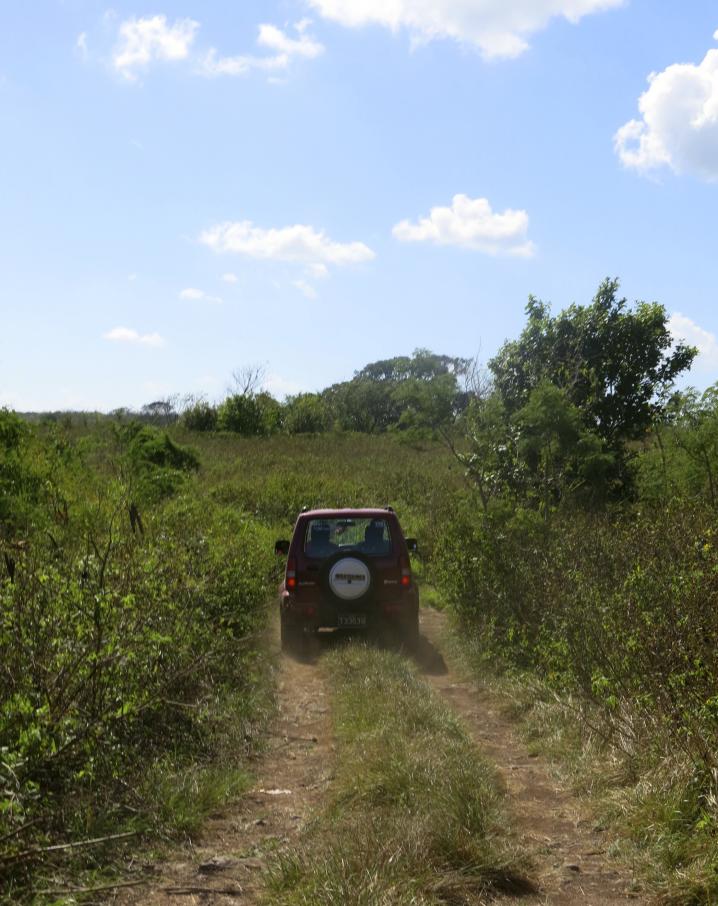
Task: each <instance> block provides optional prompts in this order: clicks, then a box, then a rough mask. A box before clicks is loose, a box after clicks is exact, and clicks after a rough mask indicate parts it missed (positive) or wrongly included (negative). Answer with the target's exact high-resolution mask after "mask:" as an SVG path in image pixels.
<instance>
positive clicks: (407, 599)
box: [279, 588, 419, 630]
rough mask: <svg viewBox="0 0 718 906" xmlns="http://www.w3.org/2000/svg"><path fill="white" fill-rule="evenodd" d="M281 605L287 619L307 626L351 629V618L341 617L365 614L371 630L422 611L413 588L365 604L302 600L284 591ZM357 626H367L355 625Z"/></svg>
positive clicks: (407, 618) (411, 616)
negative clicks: (392, 596) (348, 619)
mask: <svg viewBox="0 0 718 906" xmlns="http://www.w3.org/2000/svg"><path fill="white" fill-rule="evenodd" d="M279 606H280V612H281V614H282V616H283V618H284V619H285V620H287V621H288V622H290V623H294V624H297V625H302V626H303V627H305V628H306V629H314V630H317V629H337V628H349V627H348V626H346V623H347V622H349V621H347V620H344V621H342V620H341V619H340V617H341V616H345V617H353V616H361V617H364V618H365V624H364V625H365V627H366V628H367V629H371V628H372V627H375V626H379V625H382V624H386V623H387V622H389V623H396V624H397V625H399V624H402V623H405V622H406V621H408V620H411V619H412V618H415V617H416V614H417V613H418V610H419V596H418V594H417V593H416V590H415V589H413V588H412V589H410V590H409V591H407V592H405V593H403V594H402V595H401V596H397V597H396V598H391V599H389V600H386V601H372V602H371V603H370V604H368V605H363V606H362V605H360V604H358V603H357V604H355V605H351V604H342V605H339V604H338V603H337V602H335V601H328V600H320V601H302V600H298V599H297V598H296V597H295V596H294V595H292V594H290V593H289V592H287V591H283V592H282V594H281V596H280V600H279ZM340 624H343V625H340ZM354 628H364V627H362V626H358V627H357V626H355V627H354Z"/></svg>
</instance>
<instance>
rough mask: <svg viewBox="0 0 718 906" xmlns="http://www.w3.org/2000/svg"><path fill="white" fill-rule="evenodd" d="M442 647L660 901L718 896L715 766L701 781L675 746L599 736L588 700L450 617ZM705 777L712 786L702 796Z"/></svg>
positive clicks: (701, 902)
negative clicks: (518, 666) (663, 750)
mask: <svg viewBox="0 0 718 906" xmlns="http://www.w3.org/2000/svg"><path fill="white" fill-rule="evenodd" d="M444 650H445V651H446V652H447V653H448V655H449V656H450V657H451V658H452V659H453V660H454V661H455V663H456V664H457V665H458V666H459V667H460V669H463V670H464V671H465V672H466V673H467V675H469V676H472V677H473V678H475V679H478V680H479V682H481V684H482V685H483V686H484V687H486V688H489V689H490V690H491V691H492V692H493V693H494V694H495V695H496V696H497V698H498V699H499V700H500V701H502V702H503V704H504V707H505V709H506V711H507V713H510V714H511V715H512V716H513V717H514V718H515V719H516V721H517V726H518V728H519V730H520V731H521V732H522V735H523V738H524V740H525V742H526V744H527V747H528V749H529V751H531V752H533V753H534V754H537V755H539V754H540V755H543V756H545V757H546V758H548V759H549V760H550V761H551V762H552V763H553V765H554V767H555V769H556V770H557V772H558V773H559V775H560V776H561V779H562V782H563V783H564V784H565V785H567V786H569V787H571V788H572V789H573V790H574V791H575V793H576V794H577V795H579V796H581V797H582V798H583V799H584V800H585V801H586V803H587V804H588V806H589V807H590V809H591V811H592V812H593V815H594V818H595V822H596V826H598V827H600V828H602V829H603V830H604V831H605V832H606V834H607V837H608V838H609V839H610V840H611V843H610V846H609V852H610V854H611V856H612V857H613V858H615V859H617V860H618V861H621V862H623V863H625V864H627V865H630V866H631V867H632V870H633V871H634V873H635V874H636V876H637V878H638V879H639V880H640V882H641V883H642V884H643V885H644V886H645V887H646V888H647V889H648V890H650V891H651V893H652V895H654V897H655V901H656V902H657V903H661V904H664V906H715V904H716V903H718V841H717V840H716V837H715V833H714V831H713V827H714V824H713V813H714V811H715V809H716V805H717V799H716V795H718V775H717V776H715V777H713V778H712V783H711V782H708V783H706V779H705V778H702V777H697V775H696V767H695V765H693V764H692V763H691V762H689V761H688V760H687V759H686V758H685V756H683V755H682V754H681V753H680V752H674V753H672V754H671V755H669V756H668V757H666V756H665V755H664V756H663V757H658V756H656V755H655V754H653V753H652V752H651V751H650V749H648V748H646V749H643V748H638V747H636V746H635V745H631V744H630V743H629V742H628V741H627V740H625V741H624V742H625V746H621V741H620V740H616V739H614V738H611V739H608V738H606V736H605V734H604V733H603V730H602V726H601V721H600V717H599V715H596V714H594V713H592V709H591V707H590V705H587V704H586V702H584V701H580V700H578V699H575V698H574V697H572V696H571V695H569V694H563V695H557V694H556V693H555V691H554V690H552V689H550V688H549V686H548V684H546V683H544V682H542V680H541V679H540V678H539V677H537V676H536V675H535V674H532V673H530V672H528V671H526V672H520V671H516V670H502V669H501V665H498V668H497V663H496V660H495V659H494V658H489V657H487V655H486V652H485V651H484V650H483V649H482V646H481V643H480V641H479V640H477V639H475V638H474V639H472V638H470V637H468V636H467V635H466V634H465V633H461V632H459V631H457V627H456V626H454V627H452V628H451V630H450V631H449V633H448V634H447V638H446V644H445V649H444ZM648 733H649V730H648V729H646V734H648ZM706 786H709V787H712V788H713V789H714V790H716V795H711V794H709V795H708V796H706V794H705V788H706ZM697 815H698V816H699V817H698V819H697V818H696V816H697ZM700 816H702V817H700Z"/></svg>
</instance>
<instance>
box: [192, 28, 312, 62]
mask: <svg viewBox="0 0 718 906" xmlns="http://www.w3.org/2000/svg"><path fill="white" fill-rule="evenodd" d="M308 25H309V21H308V20H306V19H304V20H302V21H301V22H298V23H297V24H296V25H295V26H294V29H295V32H296V37H291V36H290V35H288V34H287V33H286V32H283V31H282V30H281V29H280V28H277V26H276V25H268V24H266V23H265V24H262V25H260V26H259V33H258V35H257V44H258V46H259V47H260V48H261V49H264V50H267V51H269V53H267V54H265V55H263V56H257V55H251V54H249V55H248V54H242V55H240V56H235V57H223V56H221V55H220V54H219V52H218V51H217V50H216V49H215V48H212V49H211V50H210V51H209V52H208V53H207V55H206V56H205V58H204V60H203V61H202V63H201V65H200V68H199V72H200V73H201V74H202V75H206V76H221V75H230V76H241V75H246V74H247V73H249V72H251V71H252V70H256V69H259V70H263V71H265V72H277V71H281V70H285V69H288V68H289V66H290V65H291V63H292V62H293V60H295V59H307V60H312V59H314V58H315V57H318V56H320V55H321V54H322V53H324V46H323V45H322V44H320V43H319V42H318V41H316V40H315V39H314V38H312V37H311V36H310V35H308V34H307V27H308Z"/></svg>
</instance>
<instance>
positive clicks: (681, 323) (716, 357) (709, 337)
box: [668, 311, 718, 369]
mask: <svg viewBox="0 0 718 906" xmlns="http://www.w3.org/2000/svg"><path fill="white" fill-rule="evenodd" d="M668 329H669V330H670V332H671V334H672V335H673V339H674V340H675V341H676V342H680V341H682V342H684V343H688V345H689V346H695V347H696V348H697V349H698V358H697V359H696V365H697V366H698V367H699V368H711V369H716V368H718V339H716V335H715V334H714V333H711V332H710V331H708V330H705V328H703V327H700V325H698V324H696V322H695V321H692V320H691V319H690V318H688V317H686V315H682V314H681V313H680V312H679V311H677V312H675V314H672V315H671V317H670V318H669V320H668Z"/></svg>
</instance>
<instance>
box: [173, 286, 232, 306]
mask: <svg viewBox="0 0 718 906" xmlns="http://www.w3.org/2000/svg"><path fill="white" fill-rule="evenodd" d="M179 296H180V299H187V300H189V301H191V302H212V303H214V304H215V305H221V304H222V299H220V297H219V296H210V295H209V293H206V292H205V291H204V290H203V289H195V287H193V286H188V287H187V289H183V290H182V292H181V293H180V294H179Z"/></svg>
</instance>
